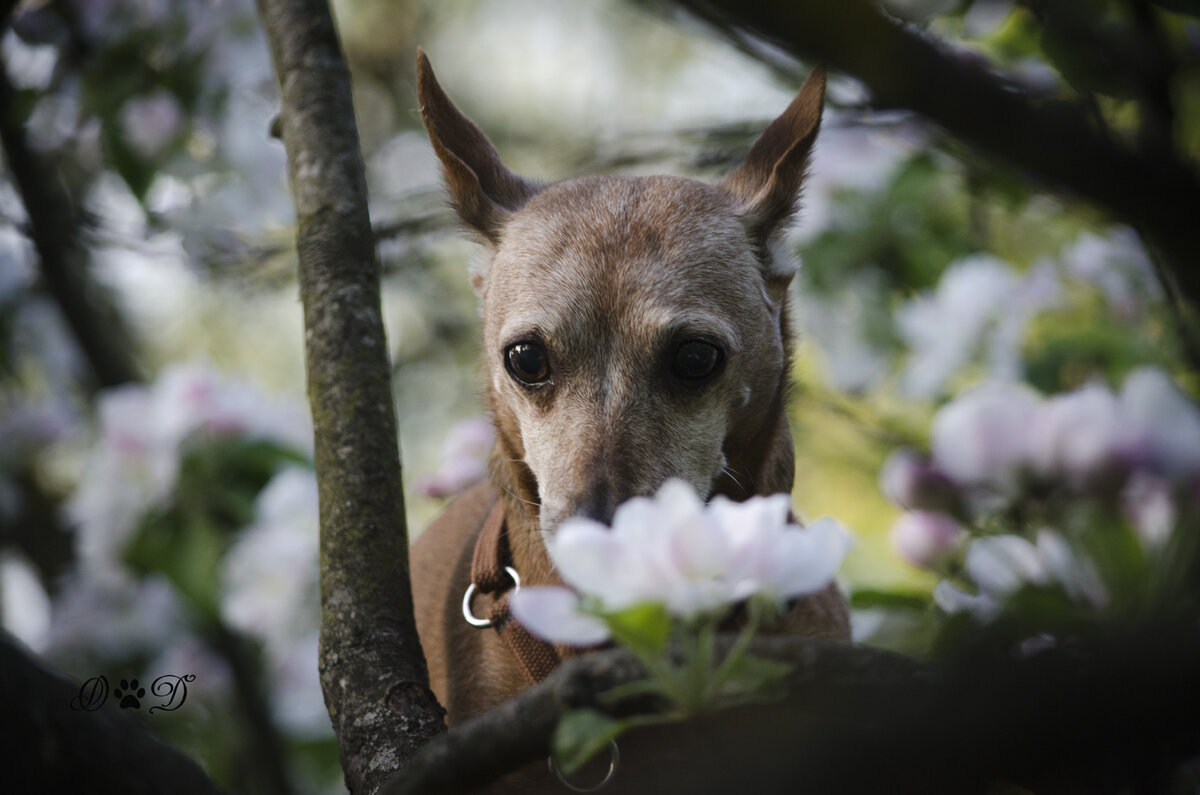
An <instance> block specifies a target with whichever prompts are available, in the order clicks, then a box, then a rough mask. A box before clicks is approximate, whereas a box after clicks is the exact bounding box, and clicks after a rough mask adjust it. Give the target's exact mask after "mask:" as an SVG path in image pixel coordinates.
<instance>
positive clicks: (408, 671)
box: [258, 0, 444, 792]
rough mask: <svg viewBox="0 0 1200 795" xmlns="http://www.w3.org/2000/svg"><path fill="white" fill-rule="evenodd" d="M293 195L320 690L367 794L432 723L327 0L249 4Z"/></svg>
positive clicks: (389, 403)
mask: <svg viewBox="0 0 1200 795" xmlns="http://www.w3.org/2000/svg"><path fill="white" fill-rule="evenodd" d="M258 7H259V14H260V16H261V18H262V20H263V24H264V26H265V27H266V30H267V36H268V39H269V40H270V45H271V55H272V58H273V61H274V64H275V71H276V74H277V76H278V78H279V83H280V88H281V95H282V109H281V111H280V121H281V128H282V133H283V141H284V144H285V146H286V147H287V153H288V163H289V168H290V174H291V185H292V192H293V195H294V197H295V202H296V220H297V227H298V229H297V249H298V253H299V272H300V295H301V299H302V300H303V303H304V324H305V330H306V335H305V336H306V362H307V369H308V397H309V402H310V404H311V407H312V413H313V424H314V431H315V463H316V470H317V480H318V484H319V493H320V514H321V605H322V620H321V627H322V628H321V653H320V658H321V659H320V667H321V684H322V687H323V689H324V691H325V702H326V706H327V707H328V709H329V714H330V716H331V717H332V719H333V725H334V730H335V732H336V733H337V737H338V744H339V747H340V749H341V759H342V768H343V770H344V772H345V775H346V782H347V786H348V787H349V788H350V789H351V790H353V791H355V792H373V791H374V790H375V789H376V787H377V786H378V784H379V783H380V782H382V780H383V779H384V778H385V777H386V776H387V775H388V774H389V773H391V772H392V771H393V770H395V769H396V768H398V767H399V766H400V765H401V764H403V763H404V762H405V761H406V760H407V759H408V758H409V757H411V756H412V755H413V754H414V753H415V752H416V750H417V749H418V748H419V747H420V746H421V745H423V744H424V742H425V741H426V740H427V739H428V738H430V737H432V736H434V735H436V734H438V733H440V732H442V731H443V730H444V725H443V721H442V709H441V707H440V705H439V704H438V703H437V700H436V699H435V698H434V696H433V694H432V693H431V692H430V690H429V681H428V673H427V671H426V667H425V657H424V654H423V653H422V651H421V646H420V641H419V640H418V638H417V631H416V625H415V622H414V620H413V609H412V587H411V584H410V580H409V575H408V538H407V533H406V528H405V519H404V494H403V490H402V487H401V482H400V459H399V451H398V449H397V442H396V421H395V415H394V408H393V400H392V393H391V382H390V371H389V368H388V361H387V350H388V348H387V344H386V340H385V337H384V329H383V322H382V316H381V311H380V297H379V265H378V262H377V261H376V259H375V246H374V239H373V237H372V234H371V225H370V219H369V216H368V212H367V192H366V180H365V178H364V174H363V165H362V157H361V155H360V152H359V143H358V132H357V129H356V127H355V124H354V108H353V104H352V101H351V93H350V76H349V73H348V71H347V69H346V65H345V61H344V59H343V57H342V53H341V48H340V46H339V44H338V40H337V34H336V32H335V29H334V24H333V19H332V17H331V15H330V11H329V7H328V6H327V4H326V3H325V1H324V0H259V3H258Z"/></svg>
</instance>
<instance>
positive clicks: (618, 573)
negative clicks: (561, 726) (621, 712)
mask: <svg viewBox="0 0 1200 795" xmlns="http://www.w3.org/2000/svg"><path fill="white" fill-rule="evenodd" d="M788 510H789V502H788V498H787V496H786V495H782V494H778V495H773V496H771V497H753V498H751V499H749V500H747V501H745V502H743V503H734V502H732V501H729V500H727V499H725V498H723V497H717V498H715V499H714V500H713V501H712V503H711V504H710V505H708V506H705V505H704V503H703V502H701V500H700V498H699V497H697V496H696V494H695V492H694V491H693V490H692V488H691V487H690V486H688V485H687V484H685V483H683V482H682V481H678V480H671V481H668V482H667V483H666V484H665V485H664V486H663V487H662V488H661V489H660V490H659V492H658V494H657V495H656V496H655V497H654V498H652V499H651V498H646V497H636V498H634V499H632V500H629V501H628V502H626V503H625V504H623V505H622V506H621V507H620V508H618V509H617V512H616V514H615V515H614V517H613V526H612V528H611V529H609V528H606V527H604V526H603V525H601V524H599V523H597V522H594V521H592V520H590V519H585V518H579V517H576V518H572V519H568V520H567V521H565V522H563V523H562V524H561V525H560V526H559V528H558V530H557V531H556V532H555V534H554V536H552V537H551V538H550V540H549V542H548V545H547V546H548V550H549V552H550V557H551V559H552V560H553V561H554V564H555V565H556V566H557V568H558V571H559V573H560V574H561V575H562V578H563V580H564V581H565V582H566V583H567V584H568V585H570V586H572V587H573V588H575V589H576V590H577V591H578V592H579V593H581V594H582V595H583V596H584V597H585V598H586V600H588V601H589V602H590V603H592V604H593V606H594V607H595V608H596V609H597V610H599V611H600V612H602V613H603V612H615V611H620V610H623V609H625V608H628V607H632V606H634V605H637V604H641V603H647V602H652V603H659V604H662V605H664V606H665V607H666V609H667V610H668V611H669V612H670V613H671V614H672V615H675V616H677V617H680V618H684V619H688V618H692V617H695V616H697V615H700V614H704V613H708V612H712V611H714V610H718V609H723V608H725V607H726V606H728V605H730V604H732V603H735V602H737V601H740V600H742V599H746V598H748V597H749V596H751V595H753V594H756V593H763V594H767V595H769V596H771V597H773V598H776V599H779V600H785V599H789V598H792V597H796V596H801V595H803V594H807V593H812V592H814V591H817V590H820V589H821V588H823V587H825V586H826V585H828V584H829V583H830V582H832V580H833V576H834V574H835V573H836V571H837V569H838V566H839V565H840V564H841V561H842V558H843V557H844V556H845V554H846V552H847V549H848V538H847V535H846V533H845V531H844V530H843V529H842V528H841V526H840V525H839V524H838V523H837V522H834V521H833V520H831V519H822V520H820V521H818V522H816V523H814V524H813V525H811V526H809V527H807V528H800V527H798V526H795V525H792V524H790V523H789V517H788ZM512 609H513V614H514V615H515V616H516V617H517V620H519V621H520V622H521V623H522V624H525V625H526V626H527V627H528V628H529V629H530V630H531V631H533V632H534V633H535V634H538V635H540V636H542V637H545V638H547V639H550V640H553V641H558V642H564V643H579V642H582V641H581V639H586V640H587V642H597V641H598V640H600V639H602V636H601V631H600V630H601V626H600V624H598V623H597V622H596V621H595V620H591V621H587V620H580V618H581V617H582V618H583V619H587V618H593V619H594V617H592V616H588V615H587V614H586V613H584V612H583V611H582V609H581V602H580V600H579V597H578V596H577V595H576V594H575V593H573V592H571V591H568V590H566V589H563V588H555V587H530V588H522V589H521V590H519V591H518V592H517V593H516V594H514V596H513V598H512Z"/></svg>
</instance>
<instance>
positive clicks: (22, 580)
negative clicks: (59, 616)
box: [0, 551, 50, 652]
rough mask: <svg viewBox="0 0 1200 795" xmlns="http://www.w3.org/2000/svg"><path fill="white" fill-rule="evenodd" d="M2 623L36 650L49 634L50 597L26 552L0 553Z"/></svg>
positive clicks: (0, 619) (43, 645)
mask: <svg viewBox="0 0 1200 795" xmlns="http://www.w3.org/2000/svg"><path fill="white" fill-rule="evenodd" d="M0 626H3V627H4V629H6V630H8V631H9V632H11V633H12V634H13V635H15V636H16V637H17V638H18V639H19V640H20V641H21V642H22V643H24V644H25V645H26V646H28V647H29V648H30V649H32V650H33V651H35V652H41V651H42V650H43V649H45V647H46V642H47V640H48V639H49V635H50V597H49V596H47V595H46V589H45V588H44V587H42V582H41V579H39V577H38V574H37V570H36V569H34V567H33V566H32V564H30V563H29V561H28V560H26V559H25V557H24V556H22V555H20V554H18V553H15V552H7V551H6V552H2V553H0Z"/></svg>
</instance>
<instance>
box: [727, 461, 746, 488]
mask: <svg viewBox="0 0 1200 795" xmlns="http://www.w3.org/2000/svg"><path fill="white" fill-rule="evenodd" d="M721 474H723V475H728V476H729V479H730V480H732V481H733V482H734V483H735V484H736V485H737V487H738V488H739V489H741V490H742V493H743V494H745V493H746V487H745V486H743V485H742V481H740V480H738V479H737V475H736V474H735V473H734V471H733V468H732V467H729V466H724V467H721Z"/></svg>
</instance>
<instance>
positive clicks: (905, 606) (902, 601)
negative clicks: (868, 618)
mask: <svg viewBox="0 0 1200 795" xmlns="http://www.w3.org/2000/svg"><path fill="white" fill-rule="evenodd" d="M850 606H851V607H852V608H854V609H855V610H866V609H868V608H872V607H886V608H890V609H892V610H927V609H929V597H928V596H926V595H925V594H919V593H900V592H899V591H883V590H878V589H875V588H860V589H858V590H857V591H855V592H854V593H853V594H851V595H850Z"/></svg>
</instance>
